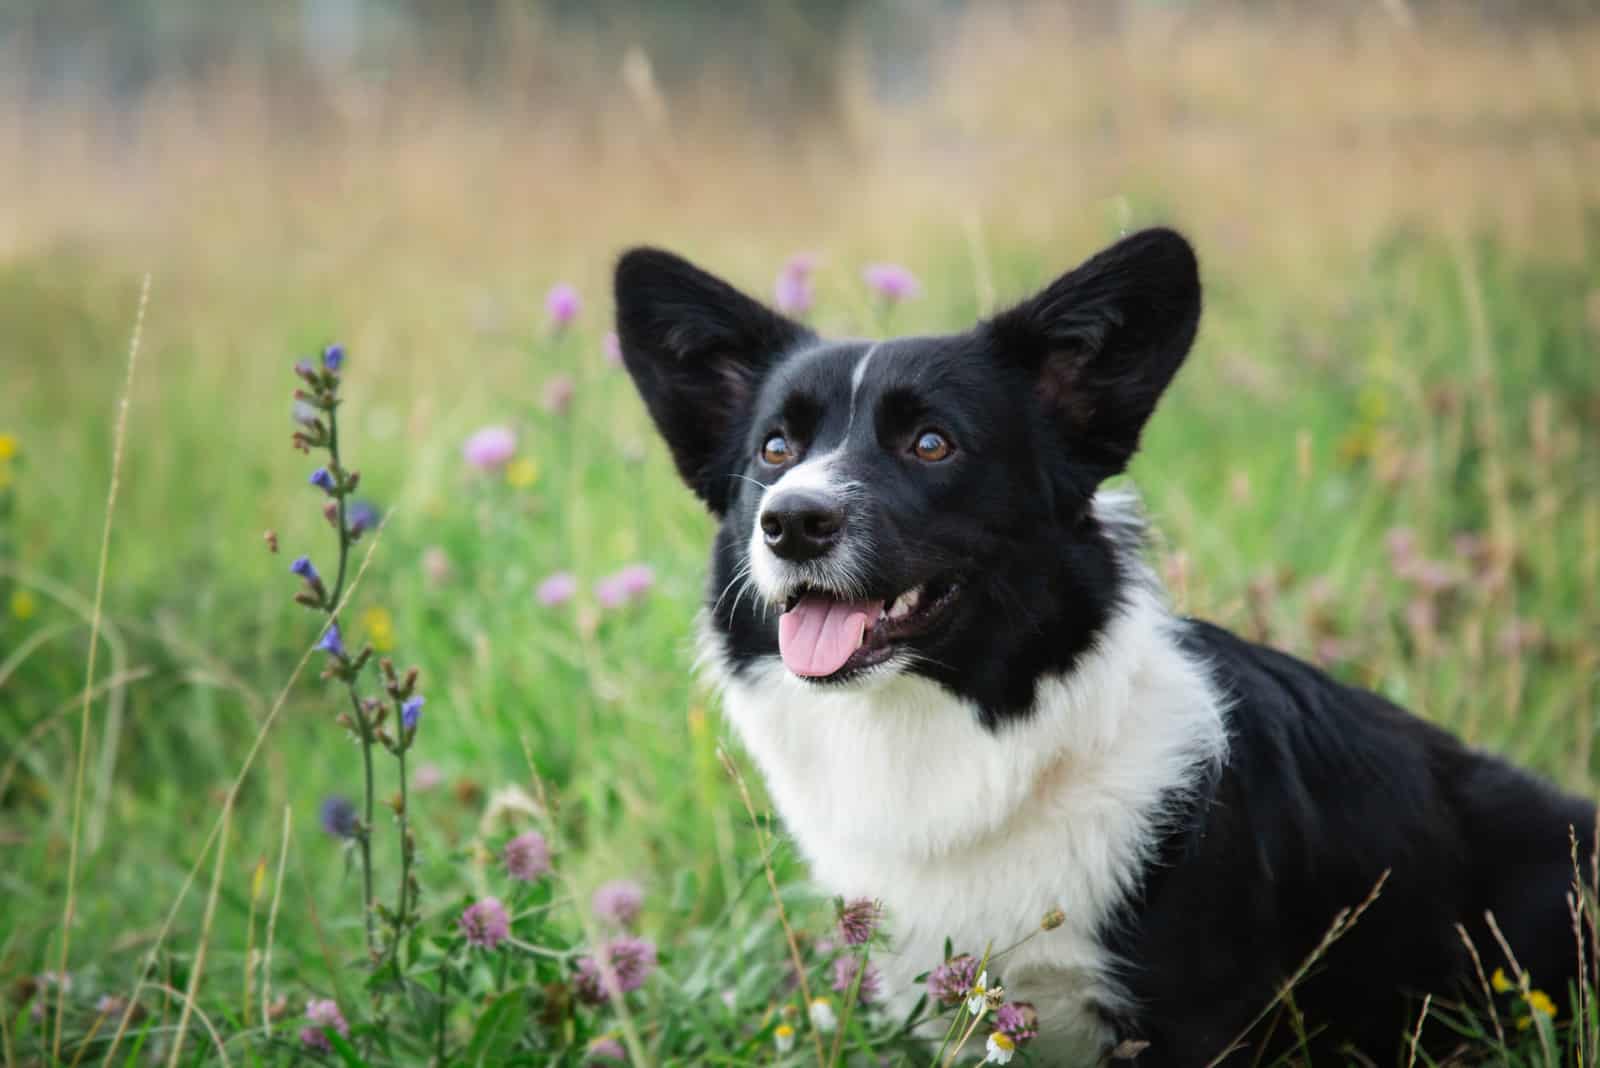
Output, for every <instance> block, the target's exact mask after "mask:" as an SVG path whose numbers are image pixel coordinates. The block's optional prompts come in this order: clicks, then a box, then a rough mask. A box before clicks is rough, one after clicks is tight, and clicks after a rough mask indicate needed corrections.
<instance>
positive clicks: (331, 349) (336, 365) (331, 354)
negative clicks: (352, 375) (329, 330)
mask: <svg viewBox="0 0 1600 1068" xmlns="http://www.w3.org/2000/svg"><path fill="white" fill-rule="evenodd" d="M322 366H323V367H325V368H327V369H328V370H330V371H332V372H333V373H334V374H338V373H339V371H340V370H341V369H343V367H344V346H343V345H329V346H328V347H327V348H325V349H323V350H322Z"/></svg>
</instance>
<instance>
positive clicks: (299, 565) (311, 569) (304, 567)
mask: <svg viewBox="0 0 1600 1068" xmlns="http://www.w3.org/2000/svg"><path fill="white" fill-rule="evenodd" d="M289 570H290V571H292V572H294V573H295V574H296V575H299V576H300V577H301V578H303V579H305V580H306V581H307V582H321V581H322V576H321V575H319V574H317V569H316V567H315V566H314V565H313V564H312V563H311V557H309V556H302V557H299V558H298V559H296V560H295V562H294V563H292V564H290V565H289Z"/></svg>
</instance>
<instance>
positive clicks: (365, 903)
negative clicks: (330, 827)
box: [349, 684, 378, 960]
mask: <svg viewBox="0 0 1600 1068" xmlns="http://www.w3.org/2000/svg"><path fill="white" fill-rule="evenodd" d="M349 691H350V707H351V708H352V709H353V710H354V711H355V714H356V726H357V727H359V728H360V734H361V763H362V766H363V768H364V769H365V771H366V808H365V815H364V816H363V817H362V825H361V886H362V891H361V893H362V913H363V915H364V916H365V917H366V921H367V956H369V957H371V958H372V959H373V960H376V959H377V957H378V950H377V936H376V935H375V933H374V932H373V927H372V795H373V789H372V725H371V724H370V723H368V722H367V714H366V712H365V711H363V710H362V708H361V699H360V698H359V697H357V696H356V688H355V686H354V685H353V684H352V685H351V686H350V687H349Z"/></svg>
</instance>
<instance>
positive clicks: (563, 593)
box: [534, 571, 578, 608]
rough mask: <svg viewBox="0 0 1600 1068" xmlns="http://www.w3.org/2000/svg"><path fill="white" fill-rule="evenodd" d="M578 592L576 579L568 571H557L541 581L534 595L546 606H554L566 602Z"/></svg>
mask: <svg viewBox="0 0 1600 1068" xmlns="http://www.w3.org/2000/svg"><path fill="white" fill-rule="evenodd" d="M577 592H578V580H577V579H576V578H574V577H573V576H572V572H570V571H557V572H556V573H555V574H553V575H551V576H550V577H549V578H547V579H545V580H544V581H543V582H541V583H539V588H538V589H537V590H535V591H534V596H535V597H537V598H538V599H539V603H540V604H542V605H544V606H545V607H546V608H554V607H555V606H556V605H558V604H566V603H567V602H568V601H570V600H572V597H573V595H574V594H576V593H577Z"/></svg>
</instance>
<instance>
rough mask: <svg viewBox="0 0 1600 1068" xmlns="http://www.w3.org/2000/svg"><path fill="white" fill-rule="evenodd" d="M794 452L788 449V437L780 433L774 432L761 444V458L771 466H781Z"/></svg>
mask: <svg viewBox="0 0 1600 1068" xmlns="http://www.w3.org/2000/svg"><path fill="white" fill-rule="evenodd" d="M793 456H794V453H793V452H792V451H790V449H789V439H788V438H786V437H784V436H783V435H782V434H774V435H772V436H771V437H770V438H768V439H767V441H766V444H764V445H762V446H761V458H762V459H763V460H765V461H766V462H767V463H769V464H771V465H772V466H773V467H781V466H783V465H784V464H786V463H788V462H789V461H790V459H792V458H793Z"/></svg>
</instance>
